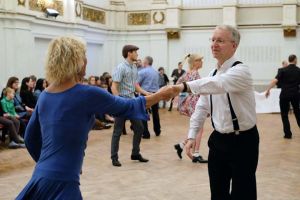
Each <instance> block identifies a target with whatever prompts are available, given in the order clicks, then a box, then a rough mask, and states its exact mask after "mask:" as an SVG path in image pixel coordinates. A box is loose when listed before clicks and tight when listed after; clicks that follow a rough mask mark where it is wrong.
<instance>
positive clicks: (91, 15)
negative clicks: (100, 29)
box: [82, 5, 105, 24]
mask: <svg viewBox="0 0 300 200" xmlns="http://www.w3.org/2000/svg"><path fill="white" fill-rule="evenodd" d="M82 10H83V16H82V18H83V20H87V21H91V22H96V23H101V24H105V12H104V11H102V10H96V9H93V8H88V7H86V6H84V5H83V9H82Z"/></svg>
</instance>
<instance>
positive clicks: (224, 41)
mask: <svg viewBox="0 0 300 200" xmlns="http://www.w3.org/2000/svg"><path fill="white" fill-rule="evenodd" d="M209 41H210V42H211V43H216V44H221V45H222V44H225V43H226V42H234V41H232V40H223V39H220V38H217V39H215V38H209Z"/></svg>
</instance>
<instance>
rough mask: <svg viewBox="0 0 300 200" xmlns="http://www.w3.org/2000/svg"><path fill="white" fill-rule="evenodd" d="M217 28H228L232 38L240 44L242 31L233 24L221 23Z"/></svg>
mask: <svg viewBox="0 0 300 200" xmlns="http://www.w3.org/2000/svg"><path fill="white" fill-rule="evenodd" d="M216 29H222V30H227V31H229V32H230V33H231V36H232V40H233V42H235V44H236V45H237V46H238V45H239V44H240V40H241V35H240V32H239V31H238V30H237V29H236V28H235V27H233V26H230V25H219V26H217V27H216Z"/></svg>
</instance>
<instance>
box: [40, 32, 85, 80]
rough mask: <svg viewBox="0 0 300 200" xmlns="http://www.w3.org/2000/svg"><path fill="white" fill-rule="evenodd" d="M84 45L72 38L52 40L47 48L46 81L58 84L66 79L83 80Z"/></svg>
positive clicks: (79, 40) (64, 37) (78, 39)
mask: <svg viewBox="0 0 300 200" xmlns="http://www.w3.org/2000/svg"><path fill="white" fill-rule="evenodd" d="M85 52H86V45H85V43H84V42H83V41H82V40H81V39H80V38H76V37H73V36H63V37H58V38H55V39H53V40H52V41H51V42H50V44H49V47H48V53H47V60H46V79H47V81H49V82H50V83H55V84H60V83H62V82H64V81H66V80H68V79H75V80H80V79H81V78H83V76H84V74H82V70H83V69H82V67H83V65H84V62H85V59H86V57H85Z"/></svg>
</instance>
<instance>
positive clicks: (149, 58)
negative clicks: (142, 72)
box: [145, 56, 153, 65]
mask: <svg viewBox="0 0 300 200" xmlns="http://www.w3.org/2000/svg"><path fill="white" fill-rule="evenodd" d="M145 59H146V60H147V61H148V64H149V65H152V63H153V58H152V57H151V56H146V57H145Z"/></svg>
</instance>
